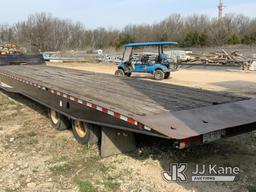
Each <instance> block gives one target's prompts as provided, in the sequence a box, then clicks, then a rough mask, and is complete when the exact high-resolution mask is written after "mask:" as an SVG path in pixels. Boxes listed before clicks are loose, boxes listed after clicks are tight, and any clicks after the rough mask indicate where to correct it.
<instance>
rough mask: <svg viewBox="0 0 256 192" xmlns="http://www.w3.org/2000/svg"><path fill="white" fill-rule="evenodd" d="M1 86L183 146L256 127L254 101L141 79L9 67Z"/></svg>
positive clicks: (70, 113)
mask: <svg viewBox="0 0 256 192" xmlns="http://www.w3.org/2000/svg"><path fill="white" fill-rule="evenodd" d="M0 87H1V88H3V89H5V90H7V91H13V92H17V93H20V94H22V95H25V96H27V97H29V98H31V99H33V100H35V101H37V102H39V103H41V104H43V105H45V106H47V107H49V108H51V109H54V110H56V111H58V112H59V113H61V114H63V115H65V116H67V117H69V118H70V119H77V120H81V121H85V122H88V123H91V124H96V125H100V126H105V127H109V128H115V129H119V130H126V131H130V132H137V133H141V134H147V135H152V136H156V137H162V138H167V139H171V140H175V141H176V147H178V148H184V147H187V146H189V145H191V144H194V143H196V144H197V143H203V142H210V141H212V140H215V139H219V138H222V137H227V136H232V135H236V134H240V133H244V132H249V131H252V130H254V129H255V128H256V100H255V99H250V98H245V97H238V96H234V95H231V94H227V93H218V92H213V91H206V90H202V89H195V88H189V87H184V86H178V85H173V84H165V83H159V82H153V81H146V80H141V79H136V78H126V77H124V78H117V77H114V76H112V75H107V74H99V73H93V72H87V71H80V70H72V69H64V68H56V67H49V66H46V65H19V66H14V65H6V66H0ZM216 135H217V136H216Z"/></svg>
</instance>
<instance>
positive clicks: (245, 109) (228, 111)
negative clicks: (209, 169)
mask: <svg viewBox="0 0 256 192" xmlns="http://www.w3.org/2000/svg"><path fill="white" fill-rule="evenodd" d="M143 122H144V123H145V124H146V125H147V126H149V127H150V128H152V129H153V130H155V131H157V132H159V133H161V134H163V135H166V136H168V137H169V138H172V139H186V138H191V137H196V136H199V135H205V134H207V133H211V132H216V131H220V130H226V129H229V128H234V129H240V128H241V127H242V129H245V128H246V125H250V127H252V126H251V125H254V124H255V128H254V129H256V99H248V100H244V101H239V102H234V103H227V104H219V105H213V106H210V107H202V108H196V109H191V110H183V111H177V112H166V113H162V114H158V115H154V116H147V117H146V118H143ZM246 130H247V129H246ZM250 130H251V131H252V130H253V129H250ZM250 130H247V132H248V131H250ZM240 132H241V133H242V132H244V131H243V130H240ZM222 134H223V132H222ZM205 137H206V136H205ZM213 137H214V136H213ZM213 137H212V138H213ZM206 140H207V139H206ZM209 140H211V138H210V137H209Z"/></svg>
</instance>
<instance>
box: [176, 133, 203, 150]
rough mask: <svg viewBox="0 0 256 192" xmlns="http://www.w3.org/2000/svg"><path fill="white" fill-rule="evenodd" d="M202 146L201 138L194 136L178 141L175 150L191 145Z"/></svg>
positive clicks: (200, 136)
mask: <svg viewBox="0 0 256 192" xmlns="http://www.w3.org/2000/svg"><path fill="white" fill-rule="evenodd" d="M200 144H203V137H202V135H199V136H196V137H190V138H186V139H182V140H180V141H179V142H178V143H176V148H178V149H185V148H188V147H190V146H192V145H200Z"/></svg>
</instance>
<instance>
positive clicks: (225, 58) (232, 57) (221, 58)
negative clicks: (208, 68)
mask: <svg viewBox="0 0 256 192" xmlns="http://www.w3.org/2000/svg"><path fill="white" fill-rule="evenodd" d="M188 55H189V59H188V60H186V61H185V62H181V63H180V64H183V63H184V64H185V63H190V64H209V65H210V64H215V65H230V66H239V67H241V69H242V70H249V68H250V66H251V64H252V63H253V59H251V58H248V57H245V56H243V55H242V54H241V53H239V51H231V52H230V53H228V52H227V51H226V50H224V49H222V50H220V51H216V52H214V53H209V54H208V55H199V54H193V53H190V54H188Z"/></svg>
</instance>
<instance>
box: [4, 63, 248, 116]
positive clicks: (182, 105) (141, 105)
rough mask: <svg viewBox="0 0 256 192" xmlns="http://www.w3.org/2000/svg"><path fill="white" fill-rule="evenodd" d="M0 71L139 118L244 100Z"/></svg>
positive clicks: (54, 72)
mask: <svg viewBox="0 0 256 192" xmlns="http://www.w3.org/2000/svg"><path fill="white" fill-rule="evenodd" d="M0 70H1V71H5V72H7V73H11V74H14V75H17V76H19V77H22V78H24V79H27V80H30V81H33V82H39V83H40V84H41V85H44V86H46V87H52V88H55V89H57V90H59V91H64V92H68V93H72V94H73V95H74V94H75V95H76V96H77V97H79V98H83V97H86V98H90V99H93V100H95V101H99V102H103V103H105V104H108V105H111V106H113V107H116V108H119V109H122V110H125V111H128V112H129V113H133V114H137V115H142V116H143V115H154V114H159V113H163V112H167V111H181V110H189V109H193V108H199V107H206V106H211V105H216V104H223V103H229V102H235V101H240V100H243V99H245V98H242V97H237V96H233V95H230V94H226V93H217V92H213V91H207V90H202V89H195V88H189V87H183V86H178V85H172V84H164V83H159V82H153V81H144V80H138V79H135V78H116V77H114V76H112V75H106V74H99V73H93V72H88V71H80V70H72V69H64V68H56V67H48V66H44V65H40V66H4V67H1V68H0Z"/></svg>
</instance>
